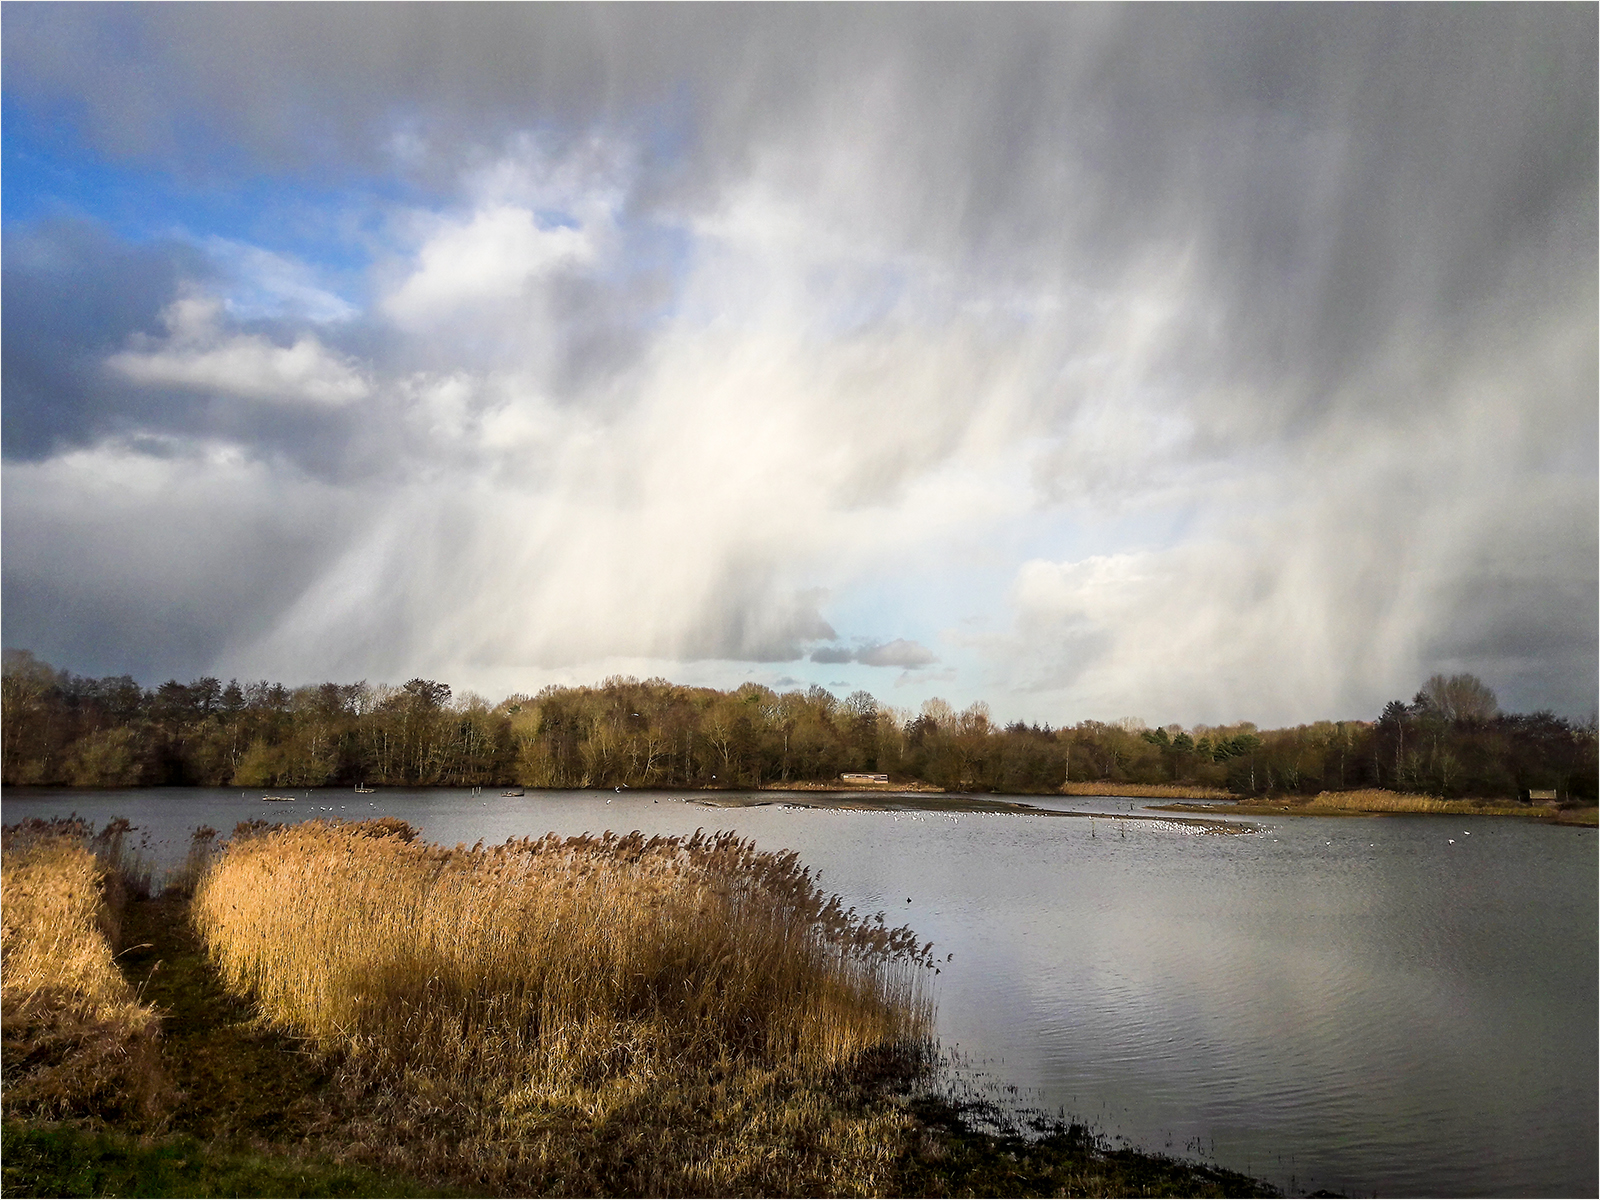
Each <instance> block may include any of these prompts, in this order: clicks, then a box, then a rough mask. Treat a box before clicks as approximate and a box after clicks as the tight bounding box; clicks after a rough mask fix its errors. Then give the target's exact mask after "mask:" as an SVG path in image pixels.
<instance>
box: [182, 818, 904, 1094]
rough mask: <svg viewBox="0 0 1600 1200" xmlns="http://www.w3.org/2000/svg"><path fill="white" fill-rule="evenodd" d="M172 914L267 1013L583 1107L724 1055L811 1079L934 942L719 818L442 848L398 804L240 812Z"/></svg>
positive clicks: (449, 1075)
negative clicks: (258, 815) (297, 819)
mask: <svg viewBox="0 0 1600 1200" xmlns="http://www.w3.org/2000/svg"><path fill="white" fill-rule="evenodd" d="M241 835H242V836H241ZM192 912H193V917H194V920H195V923H196V926H197V928H198V929H199V930H200V932H201V935H202V936H203V938H204V939H205V941H206V943H207V946H208V948H209V950H210V953H211V955H212V956H213V958H214V960H215V961H216V963H217V966H218V968H219V970H220V972H221V974H222V975H223V977H224V979H225V980H226V981H227V983H228V984H229V986H230V987H231V988H233V989H235V990H237V991H240V992H243V993H246V994H249V995H251V996H253V997H254V998H255V999H256V1000H257V1001H258V1003H259V1005H260V1007H261V1010H262V1012H263V1014H264V1015H265V1016H266V1017H267V1018H268V1019H269V1020H271V1021H272V1022H274V1023H275V1024H277V1025H279V1026H281V1027H283V1028H285V1029H287V1030H289V1031H291V1032H294V1033H296V1034H299V1035H302V1036H305V1037H308V1038H311V1039H313V1040H314V1041H316V1042H317V1043H318V1044H319V1045H320V1046H322V1047H324V1048H325V1049H329V1050H339V1051H342V1052H345V1053H347V1054H348V1055H350V1056H351V1057H353V1058H354V1059H356V1060H364V1061H367V1062H369V1063H372V1064H375V1065H377V1066H380V1067H381V1068H383V1069H384V1070H385V1072H386V1073H391V1074H392V1073H394V1072H401V1073H406V1074H409V1075H413V1076H416V1077H418V1078H422V1077H427V1078H430V1079H433V1080H435V1081H450V1082H451V1083H452V1085H454V1086H459V1087H460V1088H464V1089H469V1090H474V1091H476V1092H478V1093H479V1094H480V1098H481V1099H489V1098H491V1097H490V1096H489V1095H488V1094H487V1093H489V1092H493V1093H497V1094H496V1095H495V1096H493V1097H492V1098H494V1099H496V1100H498V1101H499V1102H501V1103H503V1104H510V1105H512V1106H513V1107H515V1106H516V1105H518V1104H532V1105H538V1104H541V1103H546V1102H549V1101H552V1100H557V1099H559V1100H562V1101H563V1102H569V1103H570V1102H578V1103H579V1104H580V1106H587V1107H588V1108H590V1109H591V1110H593V1111H596V1112H598V1111H599V1109H601V1108H606V1107H609V1106H610V1105H611V1104H613V1103H617V1102H621V1101H623V1100H625V1099H626V1098H627V1097H629V1096H635V1095H638V1094H640V1092H641V1090H644V1091H648V1090H649V1089H650V1088H651V1087H652V1086H654V1084H655V1083H656V1082H658V1081H661V1080H666V1079H672V1078H678V1077H682V1076H684V1075H686V1074H687V1075H690V1076H693V1075H700V1076H704V1075H705V1074H706V1072H708V1071H714V1070H723V1071H728V1070H731V1069H733V1068H734V1067H736V1066H737V1067H758V1068H761V1069H767V1070H770V1069H774V1068H777V1069H781V1070H783V1071H787V1072H791V1073H794V1074H795V1075H797V1076H798V1077H807V1078H813V1079H814V1078H819V1077H821V1076H824V1075H826V1074H827V1073H829V1072H834V1071H838V1070H841V1069H848V1068H850V1067H851V1066H852V1065H853V1064H856V1063H859V1062H861V1061H863V1060H864V1059H866V1058H868V1057H869V1056H872V1055H874V1054H882V1053H884V1052H885V1051H886V1050H892V1049H895V1048H901V1049H904V1048H907V1047H913V1046H916V1045H919V1044H920V1043H921V1042H922V1041H923V1039H925V1038H926V1037H927V1034H928V1031H929V1027H930V1018H931V1011H930V1004H929V1001H928V999H927V995H926V985H925V982H924V980H925V978H926V976H927V974H928V970H927V968H928V967H929V966H930V965H931V964H930V962H929V957H928V955H929V950H930V947H928V946H923V945H919V944H918V943H917V941H916V938H915V936H914V935H913V934H912V933H911V931H910V930H909V929H904V928H900V929H890V928H888V927H887V926H886V925H885V923H884V921H883V918H882V915H881V914H880V915H879V916H878V917H877V918H874V919H870V920H863V919H860V918H858V917H857V916H856V915H855V913H854V912H847V911H844V910H843V909H842V908H841V905H840V903H839V900H838V898H837V897H832V898H825V897H824V896H823V894H822V893H821V891H820V890H819V889H818V888H817V887H816V885H815V883H814V881H813V880H812V878H811V874H810V872H809V870H807V869H806V868H803V867H801V866H800V865H799V863H798V861H797V858H796V856H795V855H793V854H772V853H767V852H762V851H759V850H757V849H756V848H755V847H754V846H753V845H752V844H751V843H749V842H747V841H745V840H742V839H740V838H738V837H735V836H733V835H731V834H720V835H717V836H713V837H705V836H701V835H699V834H696V835H695V836H694V837H691V838H681V837H671V838H668V837H652V838H646V837H644V836H642V835H641V834H637V833H635V834H631V835H629V836H626V837H620V836H617V835H615V834H609V833H608V834H605V835H603V836H589V835H585V836H581V837H573V838H560V837H556V836H555V835H553V834H552V835H548V836H546V837H543V838H538V839H521V840H513V841H508V842H507V843H505V844H504V845H499V846H490V847H484V846H483V845H482V844H481V843H480V844H479V845H478V846H475V847H473V848H471V849H468V848H466V847H464V846H458V847H456V848H455V849H445V848H442V847H438V846H432V845H428V844H425V843H422V842H419V841H417V840H416V838H415V831H414V830H412V829H411V828H410V827H409V826H407V825H405V824H404V823H403V822H400V821H397V820H394V819H383V820H379V821H370V822H361V823H352V824H341V823H327V822H310V823H306V824H302V825H297V826H293V827H290V828H283V829H278V828H274V829H269V830H260V829H251V828H248V827H241V830H239V831H237V832H236V834H235V837H234V838H233V840H232V841H231V842H230V843H229V844H228V845H227V846H226V847H224V848H223V850H222V851H221V853H220V855H219V856H218V857H217V859H216V861H215V863H214V864H213V865H212V866H211V868H210V869H209V870H208V871H207V872H206V874H205V875H204V876H203V877H202V878H201V880H200V882H199V884H198V886H197V888H196V891H195V896H194V901H193V908H192Z"/></svg>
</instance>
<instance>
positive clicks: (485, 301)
mask: <svg viewBox="0 0 1600 1200" xmlns="http://www.w3.org/2000/svg"><path fill="white" fill-rule="evenodd" d="M594 252H595V247H594V244H593V241H592V239H591V238H590V236H589V235H588V234H587V233H585V232H584V231H583V230H581V229H575V228H571V227H568V226H561V225H558V226H555V227H546V226H543V225H541V224H540V223H539V220H538V218H537V216H536V215H535V214H534V212H533V211H532V210H530V209H527V208H522V207H517V206H515V205H510V204H497V205H494V206H492V207H489V208H484V209H479V210H478V211H476V212H474V213H473V214H472V215H471V216H470V217H469V218H467V219H466V220H464V221H453V222H452V221H441V222H440V223H439V225H438V227H437V228H436V229H435V230H434V231H433V232H432V234H431V235H430V236H429V237H428V238H427V240H426V241H425V242H424V243H423V244H422V246H421V248H420V249H419V250H418V251H417V256H416V263H415V267H414V269H413V270H412V271H411V273H410V274H409V275H408V276H407V277H406V278H405V280H404V281H403V282H402V283H401V284H400V285H399V286H398V287H396V288H395V290H394V291H393V292H392V293H391V294H390V295H389V296H387V297H386V298H385V299H384V301H383V308H384V311H385V312H387V313H388V314H389V315H390V316H391V317H393V318H394V319H395V320H396V321H398V322H399V323H400V324H401V325H404V326H406V327H409V328H421V327H426V326H428V325H429V324H431V323H433V322H436V321H439V320H441V319H443V318H448V317H453V316H455V315H457V314H458V313H460V312H461V311H462V310H463V309H475V308H481V307H484V306H490V305H503V304H506V303H508V302H512V301H516V300H518V299H519V298H521V297H522V295H523V293H524V292H525V290H526V289H527V287H528V285H529V283H530V282H532V281H534V280H537V279H540V278H542V277H544V276H547V275H549V274H551V273H553V272H556V271H559V270H562V269H564V268H567V267H572V266H576V265H580V264H582V263H585V262H588V261H590V260H591V259H592V258H593V257H594Z"/></svg>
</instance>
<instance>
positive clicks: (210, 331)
mask: <svg viewBox="0 0 1600 1200" xmlns="http://www.w3.org/2000/svg"><path fill="white" fill-rule="evenodd" d="M221 312H222V303H221V301H219V300H217V299H215V298H214V297H201V296H192V297H189V298H186V299H183V300H179V301H177V302H175V303H174V304H173V305H172V306H171V307H169V308H168V309H167V311H166V313H165V314H164V318H165V321H166V325H167V329H168V333H169V336H168V338H167V340H166V341H165V342H164V343H159V344H157V343H153V342H151V340H150V339H146V338H141V339H139V340H138V342H137V343H136V348H132V349H128V350H124V351H121V352H120V353H117V354H113V355H111V356H110V357H108V358H107V359H106V366H107V367H108V368H110V369H111V370H112V371H114V372H116V373H117V374H119V375H121V376H122V377H123V378H125V379H128V380H131V381H132V382H134V383H139V384H145V385H149V386H169V387H181V388H188V389H191V390H194V391H203V392H215V393H218V394H220V395H223V396H232V397H238V398H241V399H249V400H270V401H277V402H288V403H301V404H313V405H326V406H339V405H344V404H349V403H351V402H353V401H356V400H361V399H363V398H365V397H366V396H367V394H368V392H369V391H370V388H369V385H368V383H367V381H366V379H364V378H363V377H362V374H361V372H360V371H359V370H358V369H357V368H356V366H355V365H354V364H353V363H351V362H350V361H349V360H347V359H345V358H342V357H340V356H339V355H337V354H335V353H333V352H332V351H330V350H329V349H328V348H327V347H325V346H324V345H323V344H322V343H321V342H320V341H319V340H318V339H317V338H316V337H315V336H313V335H312V334H309V333H306V334H301V335H300V336H299V337H297V338H296V339H295V341H294V343H293V344H292V345H289V346H278V345H274V344H273V343H272V342H270V341H268V340H267V339H266V338H264V337H261V336H259V335H256V334H239V333H233V334H230V333H226V332H224V330H223V329H222V327H221V323H220V321H219V319H218V318H219V317H220V315H221Z"/></svg>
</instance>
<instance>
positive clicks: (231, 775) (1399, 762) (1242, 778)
mask: <svg viewBox="0 0 1600 1200" xmlns="http://www.w3.org/2000/svg"><path fill="white" fill-rule="evenodd" d="M0 733H3V764H0V777H3V781H4V782H5V783H6V784H7V785H18V784H22V785H29V784H32V785H47V786H72V787H132V786H141V785H159V784H164V785H210V786H228V785H231V786H238V787H250V788H256V787H266V788H303V787H323V786H350V785H353V784H358V783H363V782H365V783H368V784H371V785H374V786H430V785H438V786H453V787H472V786H486V787H487V786H495V787H498V786H506V785H519V786H524V787H552V788H582V787H622V786H626V787H684V788H708V787H711V788H714V787H759V786H763V785H782V784H784V783H809V782H828V781H837V780H838V778H839V776H840V775H841V774H843V773H846V772H872V773H881V774H887V775H888V776H889V777H890V779H891V780H892V781H894V782H898V783H907V784H909V783H926V784H931V785H934V786H937V787H943V788H947V789H952V790H965V791H988V792H1010V793H1029V792H1051V791H1058V790H1060V789H1061V787H1062V785H1063V784H1065V783H1088V784H1092V783H1149V784H1161V783H1169V784H1171V783H1175V784H1195V785H1203V786H1211V787H1218V788H1226V789H1228V790H1229V791H1232V792H1234V793H1236V794H1238V795H1265V794H1287V793H1303V794H1314V793H1316V792H1319V791H1324V790H1344V789H1350V788H1367V787H1384V788H1391V789H1394V790H1397V791H1416V792H1428V793H1431V794H1434V795H1442V796H1482V797H1486V798H1508V797H1516V796H1522V797H1524V798H1525V797H1526V795H1527V793H1528V792H1529V791H1530V790H1542V789H1549V790H1552V791H1555V792H1557V793H1558V795H1559V796H1560V798H1562V799H1563V800H1575V801H1584V802H1590V803H1592V802H1593V800H1594V797H1595V791H1596V738H1595V722H1594V720H1593V719H1592V718H1591V719H1590V720H1589V721H1587V722H1585V723H1576V722H1573V721H1571V720H1568V719H1566V718H1563V717H1558V716H1556V715H1555V714H1553V713H1550V712H1536V713H1530V714H1508V713H1501V712H1500V711H1499V709H1498V706H1497V705H1496V703H1495V698H1494V693H1493V692H1492V691H1491V690H1490V689H1489V688H1487V687H1485V686H1484V685H1483V684H1482V683H1481V682H1479V681H1478V680H1476V679H1474V678H1473V677H1472V676H1470V675H1457V676H1452V677H1449V678H1445V677H1443V676H1435V677H1434V678H1433V679H1431V680H1429V681H1428V683H1427V684H1426V685H1425V686H1424V687H1423V688H1422V689H1421V690H1420V691H1418V692H1417V694H1416V695H1415V696H1414V697H1413V698H1412V700H1411V701H1410V702H1409V703H1406V702H1403V701H1399V700H1396V701H1393V702H1391V703H1390V704H1389V705H1388V706H1386V707H1385V708H1384V709H1383V711H1382V713H1381V714H1379V715H1378V717H1377V719H1376V720H1373V721H1318V722H1315V723H1313V724H1309V725H1297V726H1294V727H1292V728H1285V729H1275V730H1261V729H1257V728H1256V727H1255V726H1254V725H1253V724H1250V723H1248V722H1244V723H1241V724H1237V725H1228V726H1214V727H1207V726H1197V727H1194V728H1192V729H1187V730H1186V729H1183V728H1181V727H1179V726H1177V725H1168V726H1165V727H1161V728H1153V729H1152V728H1148V727H1146V726H1145V725H1144V723H1143V722H1141V721H1138V720H1134V719H1124V720H1121V721H1115V722H1102V721H1081V722H1079V723H1078V724H1076V725H1071V726H1063V727H1060V728H1052V727H1050V726H1049V725H1037V724H1024V723H1022V722H1020V721H1019V722H1013V723H1011V724H1008V725H1000V724H997V723H995V722H994V721H992V720H991V718H990V714H989V710H988V708H987V706H986V705H984V704H981V703H978V704H974V705H971V706H970V707H968V708H966V709H964V710H962V711H959V712H958V711H956V710H955V709H954V708H952V706H951V705H949V704H948V703H946V702H945V701H943V700H938V699H935V700H930V701H928V702H926V703H925V704H923V705H922V707H921V709H920V710H919V711H917V712H915V713H913V712H909V711H905V710H901V709H896V708H893V707H890V706H888V705H884V704H881V703H880V702H879V701H877V700H876V699H874V698H873V697H872V696H871V695H869V694H868V693H866V692H864V691H858V692H855V693H852V694H851V695H849V696H847V697H844V698H843V699H841V698H839V697H837V696H835V695H833V693H831V692H829V691H827V690H826V689H824V688H821V687H816V686H813V687H811V688H809V689H807V690H805V691H793V692H775V691H773V690H772V689H770V688H766V687H762V686H760V685H758V684H753V683H751V684H745V685H744V686H743V687H740V688H739V689H737V690H736V691H730V692H723V691H718V690H716V689H713V688H697V687H686V686H682V685H679V684H674V683H670V682H668V681H667V680H665V679H648V680H643V681H640V680H637V679H633V678H623V677H613V678H611V679H607V680H606V681H605V682H604V683H602V684H600V685H599V686H597V687H557V686H551V687H547V688H545V689H544V690H543V691H541V692H539V693H538V694H536V695H531V696H530V695H514V696H509V697H507V698H506V699H505V700H503V701H501V702H500V703H498V704H490V703H488V702H487V701H486V700H484V699H483V698H482V697H479V696H476V695H470V694H469V695H465V696H460V697H457V696H455V695H454V694H453V693H452V690H451V688H450V687H449V686H448V685H447V684H443V683H438V682H435V681H432V680H427V679H413V680H411V681H409V682H408V683H405V684H403V685H401V686H399V687H392V686H389V685H385V684H369V683H365V682H361V683H350V684H338V683H324V684H321V685H318V686H311V687H299V688H287V687H284V686H283V685H282V684H276V683H268V682H265V681H261V682H253V683H246V684H241V683H239V682H238V681H237V680H230V681H229V682H227V683H226V684H224V683H222V682H221V681H220V680H217V679H213V678H209V677H207V678H202V679H196V680H194V681H192V682H190V683H179V682H178V681H177V680H169V681H168V682H166V683H163V684H161V685H160V686H159V687H156V688H153V689H146V688H143V687H141V686H140V685H139V684H138V683H137V682H136V681H134V680H133V679H131V678H130V677H128V676H126V675H123V676H116V677H109V678H104V679H93V678H87V677H84V676H79V675H73V674H71V673H70V672H67V671H57V670H55V669H53V668H51V667H50V666H49V665H48V664H46V663H43V662H41V661H40V660H38V659H37V658H35V657H34V656H33V655H31V654H29V653H27V652H25V651H7V652H6V658H5V665H4V678H3V691H0Z"/></svg>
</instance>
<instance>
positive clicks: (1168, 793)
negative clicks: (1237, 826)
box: [1061, 783, 1233, 800]
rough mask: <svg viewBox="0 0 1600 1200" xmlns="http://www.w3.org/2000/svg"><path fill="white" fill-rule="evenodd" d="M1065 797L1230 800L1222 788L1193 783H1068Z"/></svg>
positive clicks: (1229, 796) (1063, 791)
mask: <svg viewBox="0 0 1600 1200" xmlns="http://www.w3.org/2000/svg"><path fill="white" fill-rule="evenodd" d="M1061 794H1062V795H1063V796H1127V797H1139V798H1143V799H1152V800H1228V799H1231V798H1232V795H1233V794H1232V793H1231V792H1228V791H1224V790H1223V789H1222V788H1214V787H1203V786H1201V785H1199V784H1191V783H1067V784H1063V785H1062V786H1061Z"/></svg>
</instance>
